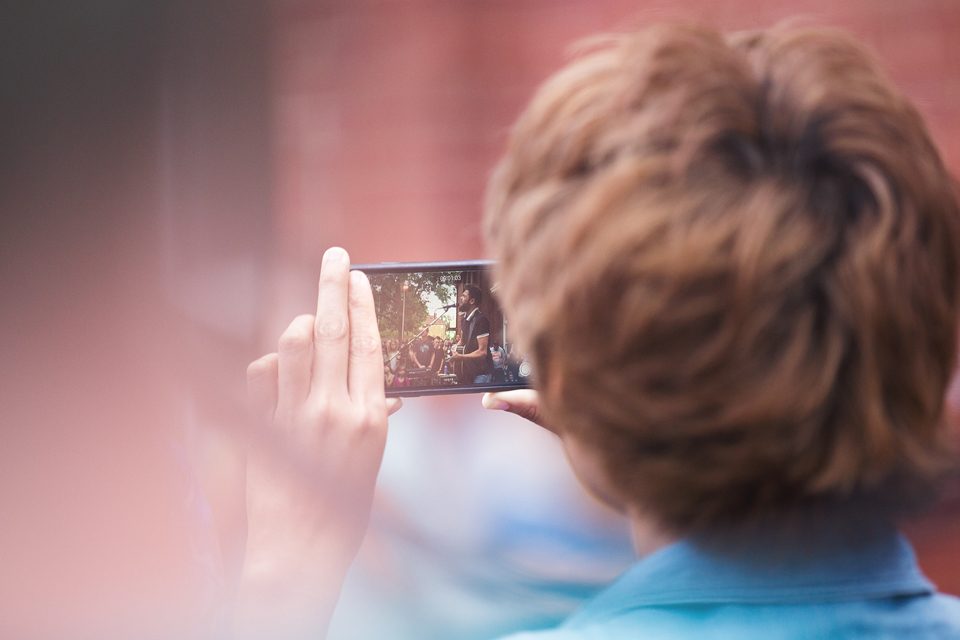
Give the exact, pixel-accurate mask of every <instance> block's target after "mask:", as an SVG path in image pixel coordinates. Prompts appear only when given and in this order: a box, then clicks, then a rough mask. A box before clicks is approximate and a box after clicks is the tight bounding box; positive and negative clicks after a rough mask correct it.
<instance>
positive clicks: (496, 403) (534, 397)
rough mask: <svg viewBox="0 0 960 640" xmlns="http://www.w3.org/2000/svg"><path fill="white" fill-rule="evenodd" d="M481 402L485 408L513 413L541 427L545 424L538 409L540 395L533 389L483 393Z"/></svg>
mask: <svg viewBox="0 0 960 640" xmlns="http://www.w3.org/2000/svg"><path fill="white" fill-rule="evenodd" d="M482 402H483V407H484V408H485V409H492V410H494V411H506V412H508V413H515V414H517V415H518V416H520V417H521V418H525V419H527V420H529V421H530V422H533V423H534V424H538V425H540V426H541V427H544V426H546V425H544V421H543V412H542V411H541V410H540V396H539V395H538V394H537V392H536V391H534V390H533V389H515V390H513V391H500V392H497V393H485V394H483V400H482Z"/></svg>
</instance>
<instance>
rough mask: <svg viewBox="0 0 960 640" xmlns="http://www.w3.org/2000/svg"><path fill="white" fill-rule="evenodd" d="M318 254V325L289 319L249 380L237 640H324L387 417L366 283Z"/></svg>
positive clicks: (332, 256)
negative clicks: (254, 422) (251, 420)
mask: <svg viewBox="0 0 960 640" xmlns="http://www.w3.org/2000/svg"><path fill="white" fill-rule="evenodd" d="M349 269H350V259H349V257H348V256H347V253H346V252H345V251H344V250H343V249H339V248H333V249H330V250H329V251H327V253H326V254H325V255H324V259H323V264H322V267H321V271H320V283H319V294H318V301H317V314H316V316H312V315H303V316H298V317H297V318H295V319H294V320H293V322H291V323H290V326H289V327H288V328H287V330H286V331H284V333H283V335H282V336H281V337H280V342H279V347H278V352H277V353H271V354H269V355H266V356H263V357H262V358H260V359H259V360H257V361H255V362H253V363H252V364H251V365H250V366H249V368H248V369H247V380H248V388H249V393H250V397H251V401H252V404H253V405H254V409H255V411H256V412H257V415H258V417H259V419H260V420H259V421H260V425H259V426H258V428H257V429H255V430H254V433H253V434H252V435H251V440H250V446H249V453H248V461H247V521H248V537H247V553H246V558H245V561H244V570H243V577H242V580H241V590H240V600H239V603H238V611H237V622H238V624H237V627H238V628H237V631H238V633H239V634H240V635H241V636H248V637H260V636H261V633H263V634H265V636H264V637H266V636H269V637H272V638H282V637H285V636H289V637H300V636H301V635H304V634H312V635H316V636H320V637H322V636H323V635H324V634H325V632H326V627H327V624H328V623H329V618H330V615H331V614H332V612H333V608H334V606H335V605H336V600H337V598H338V597H339V591H340V585H341V584H342V581H343V578H344V577H345V575H346V572H347V569H348V568H349V566H350V564H351V562H352V561H353V558H354V556H355V555H356V553H357V551H358V550H359V547H360V543H361V542H362V540H363V536H364V534H365V532H366V529H367V525H368V523H369V519H370V510H371V508H372V504H373V492H374V487H375V485H376V478H377V472H378V470H379V468H380V461H381V458H382V457H383V450H384V446H385V444H386V435H387V416H388V414H389V413H391V412H392V411H395V410H396V409H398V408H399V407H400V402H399V401H398V400H399V399H392V402H391V403H390V405H389V406H388V403H387V401H386V398H385V396H384V377H383V361H382V357H381V349H380V335H379V331H378V329H377V319H376V314H375V310H374V302H373V295H372V293H371V290H370V284H369V282H368V281H367V278H366V276H365V275H364V274H363V273H361V272H357V271H355V272H352V273H351V272H350V270H349Z"/></svg>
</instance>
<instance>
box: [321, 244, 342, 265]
mask: <svg viewBox="0 0 960 640" xmlns="http://www.w3.org/2000/svg"><path fill="white" fill-rule="evenodd" d="M346 258H347V252H346V251H344V250H343V249H341V248H340V247H330V248H329V249H327V251H326V253H324V254H323V261H324V262H344V261H345V260H346Z"/></svg>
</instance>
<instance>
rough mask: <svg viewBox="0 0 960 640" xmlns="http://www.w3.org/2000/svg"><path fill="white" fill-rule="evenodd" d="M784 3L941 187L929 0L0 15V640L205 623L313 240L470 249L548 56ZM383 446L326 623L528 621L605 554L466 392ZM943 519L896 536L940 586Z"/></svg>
mask: <svg viewBox="0 0 960 640" xmlns="http://www.w3.org/2000/svg"><path fill="white" fill-rule="evenodd" d="M794 17H799V18H800V19H802V20H805V21H808V22H809V23H812V24H820V25H833V26H839V27H843V28H846V29H849V30H850V31H852V32H853V33H855V34H857V35H858V36H860V37H861V38H863V39H864V40H866V41H867V42H868V43H869V44H870V45H871V46H872V47H873V48H874V49H875V50H876V51H877V52H878V54H879V55H880V57H881V59H882V60H883V63H884V65H885V67H886V69H887V70H888V72H889V73H890V75H891V76H892V78H893V79H894V81H895V82H896V84H897V85H898V86H899V87H900V88H901V89H902V90H903V91H904V92H905V93H906V94H907V95H909V96H910V97H911V99H912V100H913V101H914V103H915V104H916V105H917V106H918V108H919V109H920V111H921V112H922V113H923V115H924V116H925V117H926V119H927V122H928V124H929V126H930V129H931V131H932V133H933V137H934V139H935V140H936V142H937V143H938V144H939V146H940V149H941V152H942V153H943V156H944V158H945V159H946V162H947V164H948V165H949V166H950V167H951V169H952V170H953V172H954V174H958V173H960V73H958V71H957V70H958V69H960V3H957V2H956V0H911V1H910V2H904V1H903V0H848V1H845V2H837V1H836V0H830V1H827V0H793V1H790V2H787V1H782V0H777V1H762V0H729V1H717V0H674V1H671V2H664V1H653V0H650V1H643V0H634V1H625V0H485V1H481V0H339V1H335V0H330V1H316V0H314V1H305V0H233V1H230V2H227V1H226V0H193V1H191V2H187V1H186V0H164V1H162V2H161V1H159V0H138V1H136V2H130V1H129V0H87V1H83V2H81V1H76V0H73V1H64V2H49V1H46V0H41V1H38V2H30V3H27V2H13V1H8V0H4V1H3V2H2V3H0V314H2V315H0V416H2V417H0V514H2V516H0V635H2V636H4V637H111V636H115V637H131V632H132V630H143V629H151V630H152V632H153V633H154V634H155V635H156V637H174V635H176V636H177V637H188V636H189V635H190V634H191V633H195V634H197V635H202V634H205V633H207V632H208V631H209V632H211V633H215V632H216V630H217V629H221V628H223V625H224V620H226V619H227V618H228V617H229V607H230V604H229V597H228V598H227V601H226V604H224V600H223V598H221V597H220V594H222V593H227V594H231V593H233V590H234V589H235V585H236V581H237V577H238V575H239V570H240V562H241V560H242V555H243V544H244V537H245V529H244V522H245V516H244V508H243V499H244V498H243V482H242V479H243V474H244V467H243V456H244V446H245V445H244V442H245V440H244V438H245V432H246V429H247V426H248V425H247V424H246V418H245V413H244V411H243V406H244V369H245V366H246V363H247V362H249V361H250V360H252V359H253V358H255V357H257V356H258V355H260V354H261V353H263V352H267V351H272V350H274V349H275V345H276V339H277V337H278V336H279V334H280V332H281V331H282V329H283V327H284V326H285V325H286V323H287V322H288V321H289V319H291V318H292V317H293V316H294V315H296V314H298V313H304V312H310V311H311V309H312V308H313V306H314V296H315V286H316V285H315V278H316V275H317V272H318V266H319V262H320V256H321V255H322V253H323V251H324V250H325V249H326V248H327V247H329V246H332V245H341V246H344V247H346V248H347V249H348V251H350V253H351V257H352V259H353V261H354V262H380V261H414V260H463V259H472V258H480V257H483V247H482V243H481V237H480V225H479V221H480V211H481V202H482V195H483V190H484V186H485V183H486V180H487V177H488V175H489V173H490V170H491V168H492V167H493V165H494V163H495V161H496V159H497V158H498V156H499V154H500V153H501V152H502V150H503V148H504V144H505V141H506V136H507V132H508V130H509V127H510V125H511V123H512V122H513V121H514V119H515V118H516V117H517V115H518V114H519V113H520V111H521V110H522V108H523V106H524V105H525V103H526V102H527V101H528V100H529V99H530V97H531V95H532V92H533V90H534V89H535V87H536V86H537V85H538V84H539V83H540V82H542V81H543V80H544V79H545V78H546V77H547V76H548V75H549V74H550V73H551V72H553V71H554V70H556V69H557V68H558V67H560V66H561V65H562V64H563V63H564V61H565V60H566V59H567V52H568V51H569V48H570V46H571V44H573V43H575V42H577V41H578V40H579V39H581V38H583V37H586V36H589V35H591V34H594V33H597V32H601V31H610V30H617V29H624V28H630V27H631V26H634V25H642V24H646V23H650V22H654V21H658V20H664V19H680V20H686V21H695V22H702V23H707V24H711V25H715V26H718V27H720V28H723V29H727V30H735V29H746V28H756V27H764V26H769V25H772V24H774V23H776V22H778V21H781V20H783V19H786V18H794ZM950 397H951V411H952V412H953V414H954V418H955V419H956V418H957V417H958V415H960V414H958V413H957V412H958V410H960V389H957V388H954V389H952V390H951V396H950ZM391 428H392V429H391V435H390V441H389V443H388V450H387V455H386V458H385V460H384V468H383V473H382V476H381V480H380V484H379V486H378V497H377V505H376V510H375V513H374V521H373V526H372V528H371V532H370V535H369V536H368V539H367V541H366V542H365V544H364V548H363V550H362V551H361V555H360V557H359V558H358V562H357V563H356V566H355V567H354V571H353V572H352V574H351V576H350V579H349V581H348V584H347V586H346V587H345V590H344V594H343V598H342V601H341V605H340V607H339V609H338V612H337V616H336V618H335V620H334V625H333V629H332V630H331V637H333V638H378V639H390V638H398V639H399V638H434V637H436V638H440V637H459V638H478V639H479V638H489V637H494V636H495V635H497V634H499V633H502V632H504V631H508V630H513V629H518V628H534V627H538V626H546V625H551V624H554V623H555V622H556V621H558V620H560V619H562V618H563V617H565V615H567V614H568V613H569V612H570V611H572V610H573V609H575V608H576V607H577V606H578V605H579V604H580V603H581V602H582V601H583V600H584V599H585V598H587V597H589V596H590V595H591V594H592V593H594V592H595V591H596V590H597V589H598V588H600V586H601V585H603V584H604V583H605V582H607V581H609V580H610V579H611V578H612V577H613V576H615V575H617V574H618V573H619V572H620V571H622V570H623V569H624V568H625V567H626V566H628V565H629V563H630V562H631V558H632V556H631V553H630V550H629V545H628V543H627V540H626V531H625V528H624V526H623V523H622V522H620V521H619V520H618V519H617V518H615V517H614V516H612V515H610V514H608V513H606V512H605V511H604V510H603V509H602V508H601V507H599V506H597V505H596V504H594V503H593V502H592V501H591V500H590V499H589V498H587V497H585V496H584V495H583V494H582V493H581V492H580V490H579V489H578V488H577V486H576V483H575V481H574V479H573V478H572V477H571V476H570V474H569V472H568V471H567V469H566V465H565V463H564V461H563V458H562V454H561V452H560V451H559V450H558V448H557V447H556V444H555V443H554V442H553V441H552V440H551V438H550V437H549V436H548V435H546V434H544V433H541V432H540V431H539V430H537V429H536V428H533V427H530V426H529V425H526V424H524V423H522V422H521V421H519V420H513V419H512V417H511V416H490V415H487V414H484V413H483V412H482V410H480V408H479V398H478V397H475V396H458V397H450V398H442V399H419V400H413V401H410V402H408V403H407V406H406V407H405V408H404V410H403V411H402V412H401V413H400V414H398V416H396V418H395V419H393V420H392V422H391ZM958 504H960V503H958V502H956V501H947V502H946V503H945V504H944V505H942V506H941V507H940V508H938V509H937V510H936V511H935V512H933V513H931V514H930V515H928V516H926V517H925V518H924V519H923V520H921V521H918V522H916V523H913V524H911V525H910V527H909V534H910V536H911V538H912V540H913V541H914V543H915V545H916V547H917V550H918V553H919V555H920V561H921V565H922V566H923V568H924V570H925V571H926V572H927V573H928V575H929V576H930V577H931V578H932V579H933V580H934V581H935V582H936V583H938V585H939V586H940V588H941V589H943V590H945V591H948V592H952V593H960V506H958ZM198 630H199V631H198ZM133 635H136V634H133ZM141 636H142V634H141Z"/></svg>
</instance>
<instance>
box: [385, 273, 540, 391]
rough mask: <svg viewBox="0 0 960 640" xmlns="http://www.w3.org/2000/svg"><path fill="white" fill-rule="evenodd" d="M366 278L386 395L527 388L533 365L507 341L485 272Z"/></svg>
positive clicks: (501, 316) (388, 275) (500, 311)
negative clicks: (374, 312)
mask: <svg viewBox="0 0 960 640" xmlns="http://www.w3.org/2000/svg"><path fill="white" fill-rule="evenodd" d="M367 275H368V277H369V279H370V285H371V287H372V288H373V298H374V302H375V304H376V308H377V320H378V322H379V325H380V337H381V339H382V341H383V343H382V351H383V373H384V383H385V385H386V388H387V391H388V392H391V391H392V392H395V393H396V392H399V394H403V395H406V394H405V393H404V392H407V391H409V392H413V391H420V390H423V391H425V392H427V393H444V392H454V391H466V390H467V389H465V387H467V388H480V387H483V388H489V387H495V388H500V387H507V388H516V387H523V386H527V384H526V382H527V380H526V379H527V378H528V377H529V376H530V374H531V368H530V364H529V363H528V362H527V361H526V359H525V358H524V357H523V356H521V355H520V354H519V353H518V352H517V351H516V349H515V348H514V345H513V344H512V343H511V342H509V341H508V334H507V320H506V318H504V315H503V311H502V310H501V309H500V305H499V303H498V302H497V299H496V296H495V295H494V291H495V288H496V287H495V286H494V285H493V284H492V283H491V282H490V272H489V271H488V270H487V269H483V268H477V269H467V270H462V269H461V270H451V271H410V272H397V271H393V272H386V273H376V272H373V273H368V274H367ZM454 388H457V389H454ZM391 395H394V394H391Z"/></svg>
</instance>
